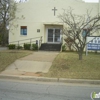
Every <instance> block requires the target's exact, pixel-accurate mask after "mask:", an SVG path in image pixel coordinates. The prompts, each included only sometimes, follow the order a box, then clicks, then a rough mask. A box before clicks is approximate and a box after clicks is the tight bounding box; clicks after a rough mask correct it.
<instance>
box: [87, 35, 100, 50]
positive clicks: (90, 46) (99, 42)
mask: <svg viewBox="0 0 100 100" xmlns="http://www.w3.org/2000/svg"><path fill="white" fill-rule="evenodd" d="M87 50H95V51H98V50H100V37H87Z"/></svg>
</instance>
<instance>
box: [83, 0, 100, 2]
mask: <svg viewBox="0 0 100 100" xmlns="http://www.w3.org/2000/svg"><path fill="white" fill-rule="evenodd" d="M83 1H85V2H99V0H83Z"/></svg>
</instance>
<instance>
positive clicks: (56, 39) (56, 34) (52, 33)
mask: <svg viewBox="0 0 100 100" xmlns="http://www.w3.org/2000/svg"><path fill="white" fill-rule="evenodd" d="M47 42H48V43H61V29H59V28H58V29H57V28H50V29H47Z"/></svg>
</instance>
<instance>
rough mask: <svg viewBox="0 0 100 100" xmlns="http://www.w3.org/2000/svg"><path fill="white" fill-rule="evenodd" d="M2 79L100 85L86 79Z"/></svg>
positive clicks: (98, 81)
mask: <svg viewBox="0 0 100 100" xmlns="http://www.w3.org/2000/svg"><path fill="white" fill-rule="evenodd" d="M0 79H14V80H16V79H17V80H27V81H38V82H39V81H40V82H61V83H79V84H94V85H100V80H86V79H66V78H48V77H35V76H18V75H3V74H1V75H0Z"/></svg>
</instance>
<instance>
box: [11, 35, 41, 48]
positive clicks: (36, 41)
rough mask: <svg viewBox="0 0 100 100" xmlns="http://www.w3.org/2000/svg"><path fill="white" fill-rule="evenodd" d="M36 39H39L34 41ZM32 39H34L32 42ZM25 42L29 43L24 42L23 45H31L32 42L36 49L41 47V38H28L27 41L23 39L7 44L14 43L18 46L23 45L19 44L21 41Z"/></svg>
mask: <svg viewBox="0 0 100 100" xmlns="http://www.w3.org/2000/svg"><path fill="white" fill-rule="evenodd" d="M37 38H39V39H38V40H36V39H37ZM33 39H35V40H34V41H33ZM26 40H29V42H28V41H27V42H24V43H30V44H32V43H33V42H35V43H36V44H37V45H38V48H39V47H40V46H41V44H42V36H41V37H35V38H29V39H23V40H18V41H12V42H9V44H14V43H15V42H17V43H15V44H16V45H18V46H20V45H21V44H24V43H20V42H21V41H26Z"/></svg>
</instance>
